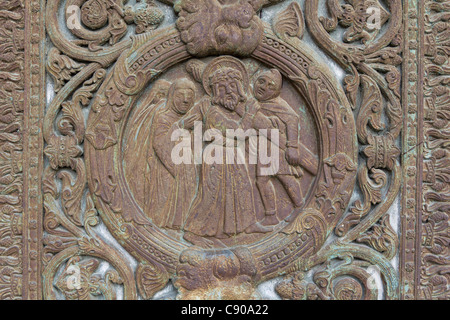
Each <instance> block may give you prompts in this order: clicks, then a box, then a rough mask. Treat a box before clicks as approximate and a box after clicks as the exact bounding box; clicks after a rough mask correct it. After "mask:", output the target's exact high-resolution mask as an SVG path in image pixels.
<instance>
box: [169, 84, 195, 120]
mask: <svg viewBox="0 0 450 320" xmlns="http://www.w3.org/2000/svg"><path fill="white" fill-rule="evenodd" d="M194 102H195V93H194V91H193V90H192V89H190V88H179V89H176V90H175V92H174V97H173V103H174V105H175V108H176V109H177V111H178V112H180V113H183V114H184V113H187V112H188V111H189V110H190V109H191V108H192V106H193V105H194Z"/></svg>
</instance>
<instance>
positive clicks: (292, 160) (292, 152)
mask: <svg viewBox="0 0 450 320" xmlns="http://www.w3.org/2000/svg"><path fill="white" fill-rule="evenodd" d="M286 160H287V161H288V163H289V164H290V165H292V166H299V165H300V163H301V161H300V154H299V152H298V149H295V148H288V149H287V151H286Z"/></svg>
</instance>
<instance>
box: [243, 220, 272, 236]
mask: <svg viewBox="0 0 450 320" xmlns="http://www.w3.org/2000/svg"><path fill="white" fill-rule="evenodd" d="M271 231H273V227H266V226H263V225H262V224H261V223H259V222H257V223H255V224H253V225H251V226H250V227H248V228H247V229H245V233H247V234H250V233H268V232H271Z"/></svg>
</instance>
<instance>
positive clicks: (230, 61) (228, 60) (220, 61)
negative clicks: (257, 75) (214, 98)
mask: <svg viewBox="0 0 450 320" xmlns="http://www.w3.org/2000/svg"><path fill="white" fill-rule="evenodd" d="M227 67H228V68H233V69H235V70H238V71H239V72H240V73H241V74H242V81H243V83H244V89H245V90H246V91H247V90H248V87H249V85H250V81H249V77H248V73H247V68H246V67H245V65H244V64H243V63H242V62H241V61H240V60H238V59H236V58H234V57H232V56H223V57H219V58H216V59H214V60H213V61H211V62H210V63H209V64H208V65H207V66H206V68H205V71H203V88H204V89H205V91H206V93H208V95H211V93H212V92H211V87H210V86H209V77H210V76H211V75H212V74H213V73H214V72H216V71H217V70H219V69H220V68H227Z"/></svg>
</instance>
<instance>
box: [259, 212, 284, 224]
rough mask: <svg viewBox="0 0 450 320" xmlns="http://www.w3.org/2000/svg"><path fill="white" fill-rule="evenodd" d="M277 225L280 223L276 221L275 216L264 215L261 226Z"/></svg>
mask: <svg viewBox="0 0 450 320" xmlns="http://www.w3.org/2000/svg"><path fill="white" fill-rule="evenodd" d="M278 223H280V221H279V220H278V218H277V215H276V214H271V215H266V217H265V218H264V220H263V221H262V222H261V224H262V225H263V226H275V225H277V224H278Z"/></svg>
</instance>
